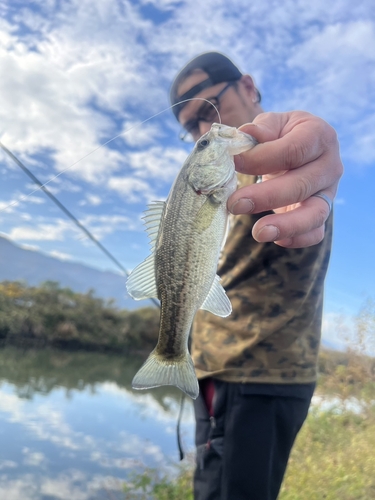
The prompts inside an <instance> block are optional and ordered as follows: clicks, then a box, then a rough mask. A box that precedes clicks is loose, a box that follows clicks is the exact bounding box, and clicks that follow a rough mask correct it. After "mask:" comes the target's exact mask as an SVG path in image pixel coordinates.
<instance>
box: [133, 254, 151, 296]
mask: <svg viewBox="0 0 375 500" xmlns="http://www.w3.org/2000/svg"><path fill="white" fill-rule="evenodd" d="M126 289H127V291H128V294H129V295H130V296H131V297H133V299H135V300H142V299H157V298H158V290H157V288H156V279H155V255H154V254H153V253H152V254H151V255H149V256H148V257H147V259H145V260H144V261H143V262H141V263H140V264H139V265H138V266H137V267H136V268H135V269H133V271H132V272H131V273H130V275H129V278H128V280H127V282H126Z"/></svg>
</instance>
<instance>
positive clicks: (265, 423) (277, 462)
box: [194, 380, 314, 500]
mask: <svg viewBox="0 0 375 500" xmlns="http://www.w3.org/2000/svg"><path fill="white" fill-rule="evenodd" d="M214 386H215V392H214V399H213V417H211V418H210V416H209V413H208V410H207V406H206V403H205V401H204V398H203V397H202V395H201V394H200V395H199V397H198V398H197V400H196V401H195V403H194V409H195V416H196V425H197V427H196V447H197V466H196V470H195V475H194V499H195V500H275V499H276V498H277V496H278V494H279V490H280V487H281V483H282V480H283V477H284V473H285V469H286V466H287V462H288V458H289V454H290V451H291V448H292V446H293V443H294V440H295V438H296V436H297V433H298V431H299V430H300V429H301V427H302V424H303V422H304V421H305V418H306V416H307V412H308V409H309V405H310V402H311V397H312V395H313V392H314V384H309V385H307V386H304V387H305V389H307V390H305V391H302V394H301V391H299V394H298V391H297V397H295V396H294V395H293V396H291V395H288V393H289V394H292V391H291V390H289V391H286V394H285V393H284V394H281V395H277V391H276V395H275V394H272V390H271V391H269V392H270V393H268V394H267V391H265V392H266V394H257V392H259V390H258V391H257V389H256V387H258V388H259V387H260V385H259V384H231V383H227V382H222V381H218V380H215V381H214ZM254 387H255V393H254ZM290 389H292V388H290ZM279 392H280V391H279ZM281 393H282V391H281Z"/></svg>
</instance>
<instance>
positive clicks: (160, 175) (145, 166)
mask: <svg viewBox="0 0 375 500" xmlns="http://www.w3.org/2000/svg"><path fill="white" fill-rule="evenodd" d="M187 156H188V154H187V152H186V151H185V150H184V149H178V148H168V149H165V148H162V147H160V146H155V147H152V148H150V149H148V150H147V151H138V152H134V153H130V154H129V155H128V161H129V165H130V166H131V168H132V169H134V173H135V175H137V176H138V177H141V178H144V179H149V178H150V177H151V178H153V179H158V180H163V181H169V182H171V181H172V180H173V179H174V178H175V177H176V175H177V173H178V172H179V170H180V169H181V167H182V165H183V164H184V162H185V160H186V158H187Z"/></svg>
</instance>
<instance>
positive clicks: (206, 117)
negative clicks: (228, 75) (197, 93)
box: [179, 82, 236, 142]
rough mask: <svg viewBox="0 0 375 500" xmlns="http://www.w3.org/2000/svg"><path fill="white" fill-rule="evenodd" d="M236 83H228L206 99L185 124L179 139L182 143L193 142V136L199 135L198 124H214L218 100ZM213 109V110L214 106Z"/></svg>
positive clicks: (218, 105)
mask: <svg viewBox="0 0 375 500" xmlns="http://www.w3.org/2000/svg"><path fill="white" fill-rule="evenodd" d="M235 83H236V82H229V83H228V84H227V85H226V86H225V87H224V88H223V89H222V90H221V91H220V92H219V93H218V94H217V96H214V97H208V98H207V99H206V101H209V102H206V101H205V102H203V104H202V105H201V107H200V108H199V109H198V112H197V114H196V115H195V117H194V118H192V119H191V120H189V121H188V122H186V123H185V125H184V129H183V130H182V131H181V132H180V135H179V137H180V139H181V140H182V141H184V142H194V136H197V135H199V123H200V122H206V123H214V121H215V120H216V121H217V119H218V114H217V112H218V111H220V99H221V97H223V95H224V94H225V92H226V91H227V90H228V89H229V88H230V87H231V86H232V85H234V84H235ZM213 105H214V106H215V108H216V109H215V108H214V106H213Z"/></svg>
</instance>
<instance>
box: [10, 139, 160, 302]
mask: <svg viewBox="0 0 375 500" xmlns="http://www.w3.org/2000/svg"><path fill="white" fill-rule="evenodd" d="M0 147H1V148H2V149H3V151H4V152H5V153H6V154H7V155H8V156H9V158H11V159H12V160H13V161H14V163H16V165H18V166H19V167H20V168H21V169H22V170H23V171H24V172H25V174H26V175H27V176H28V177H30V179H31V180H32V181H33V182H34V183H35V184H36V185H37V186H39V188H40V189H41V190H42V191H43V192H44V193H45V194H46V195H47V196H48V197H49V198H50V199H51V200H52V201H53V203H55V205H57V206H58V207H59V209H60V210H62V212H64V214H65V215H66V216H67V217H69V219H71V220H72V221H73V222H74V224H75V225H76V226H77V227H78V228H79V229H81V231H83V232H84V233H85V235H86V236H87V237H88V238H90V240H91V241H92V242H93V243H94V244H95V245H96V246H97V247H98V248H99V249H100V250H101V251H102V252H103V253H104V254H105V255H106V256H107V257H108V258H109V259H110V260H111V261H112V262H113V263H114V264H115V265H116V266H117V267H118V268H119V269H120V270H121V271H122V272H123V273H124V274H125V276H129V274H130V273H129V271H128V270H127V269H126V268H125V267H124V266H123V265H122V264H121V263H120V262H119V261H118V260H117V259H116V257H114V256H113V255H112V254H111V252H110V251H109V250H107V249H106V248H105V246H104V245H102V244H101V243H100V241H99V240H97V239H96V238H95V236H94V235H93V234H92V233H91V232H90V231H89V230H88V229H87V228H86V227H85V226H84V225H83V224H82V222H80V221H79V220H78V219H77V217H75V216H74V215H73V214H72V212H70V210H68V209H67V208H66V206H65V205H63V203H61V201H59V200H58V199H57V198H56V196H55V195H53V194H52V193H51V191H50V190H49V189H48V188H47V187H46V186H45V184H43V183H42V182H40V180H39V179H38V178H37V177H36V176H35V175H34V174H33V173H32V172H31V171H30V170H29V169H28V168H27V167H26V166H25V165H24V164H23V163H22V162H21V161H20V160H19V159H18V158H17V157H16V156H14V154H13V153H12V152H11V151H9V149H8V148H7V147H5V146H4V144H3V143H2V142H0ZM150 300H151V301H152V302H153V304H154V305H156V306H157V307H159V304H158V302H157V300H155V299H153V298H151V299H150Z"/></svg>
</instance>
